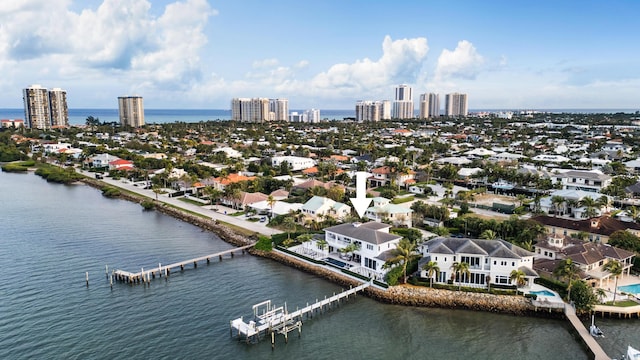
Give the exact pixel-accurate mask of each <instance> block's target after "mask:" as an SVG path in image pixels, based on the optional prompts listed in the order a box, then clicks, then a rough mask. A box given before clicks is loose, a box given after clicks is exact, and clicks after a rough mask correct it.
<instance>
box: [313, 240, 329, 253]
mask: <svg viewBox="0 0 640 360" xmlns="http://www.w3.org/2000/svg"><path fill="white" fill-rule="evenodd" d="M316 244H317V245H318V248H319V249H320V250H322V251H325V250H326V249H327V247H329V243H328V242H327V240H325V239H320V240H318V242H317V243H316Z"/></svg>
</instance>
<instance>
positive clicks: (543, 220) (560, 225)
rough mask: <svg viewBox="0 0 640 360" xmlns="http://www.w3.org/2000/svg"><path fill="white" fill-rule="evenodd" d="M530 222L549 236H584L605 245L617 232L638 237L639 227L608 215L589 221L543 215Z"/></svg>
mask: <svg viewBox="0 0 640 360" xmlns="http://www.w3.org/2000/svg"><path fill="white" fill-rule="evenodd" d="M531 220H533V221H536V222H538V223H539V224H541V225H543V226H544V227H545V229H546V231H547V233H549V234H558V235H562V236H571V235H573V234H575V235H581V234H586V237H587V240H589V241H592V242H601V243H603V244H606V243H607V241H608V240H609V236H610V235H611V234H613V233H614V232H616V231H618V230H626V231H629V232H630V233H632V234H634V235H636V236H640V225H638V224H637V223H635V222H625V221H620V220H617V219H614V218H612V217H610V216H608V215H603V216H598V217H593V218H591V219H565V218H559V217H551V216H545V215H539V216H534V217H532V218H531Z"/></svg>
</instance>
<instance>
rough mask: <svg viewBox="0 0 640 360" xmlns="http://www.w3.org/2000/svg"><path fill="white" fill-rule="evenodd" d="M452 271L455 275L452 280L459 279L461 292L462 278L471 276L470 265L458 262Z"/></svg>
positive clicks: (452, 267) (454, 264)
mask: <svg viewBox="0 0 640 360" xmlns="http://www.w3.org/2000/svg"><path fill="white" fill-rule="evenodd" d="M451 270H453V273H452V274H451V275H452V276H451V278H452V279H451V280H455V279H456V278H457V279H458V291H459V290H460V288H461V287H462V277H463V276H465V275H467V276H468V275H470V274H471V270H469V263H466V262H457V261H456V262H454V263H453V264H452V265H451Z"/></svg>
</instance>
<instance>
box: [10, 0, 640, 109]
mask: <svg viewBox="0 0 640 360" xmlns="http://www.w3.org/2000/svg"><path fill="white" fill-rule="evenodd" d="M12 3H16V4H12ZM18 3H19V4H18ZM639 10H640V1H616V0H613V1H590V0H582V1H561V0H556V1H544V0H542V1H540V0H538V1H526V0H524V1H491V0H486V1H444V0H442V1H427V0H416V1H402V2H391V1H373V0H368V1H364V0H351V1H345V0H340V1H338V0H322V1H301V0H296V1H294V0H271V1H264V0H224V1H214V0H209V1H207V0H182V1H173V0H153V1H148V0H102V1H99V0H83V1H81V0H76V1H72V0H21V1H3V2H2V4H0V74H2V77H1V78H0V91H1V93H2V94H3V96H2V97H0V108H6V107H18V108H19V107H22V94H21V89H23V88H24V87H26V86H28V85H31V84H40V85H42V86H45V87H49V88H53V87H61V88H63V89H65V90H67V96H68V103H69V107H71V108H83V107H97V108H115V107H117V100H116V98H117V97H118V96H122V95H134V94H135V95H141V96H143V97H144V98H145V107H147V108H194V109H228V108H229V103H230V100H231V98H233V97H269V98H276V97H284V98H288V99H289V104H290V108H291V109H307V108H312V107H313V108H320V109H352V108H353V107H354V104H355V101H357V100H384V99H389V100H392V98H393V94H394V90H393V89H394V87H395V86H396V85H398V84H403V83H405V84H409V85H411V86H412V87H413V89H414V100H417V98H418V95H419V94H421V93H425V92H436V93H440V94H444V93H448V92H463V93H467V94H468V95H469V108H471V109H557V108H615V109H634V110H635V109H640V101H639V100H640V96H639V94H640V56H639V55H640V47H639V46H638V45H637V43H638V40H637V38H638V34H639V33H640V31H639V30H638V28H637V14H638V13H639Z"/></svg>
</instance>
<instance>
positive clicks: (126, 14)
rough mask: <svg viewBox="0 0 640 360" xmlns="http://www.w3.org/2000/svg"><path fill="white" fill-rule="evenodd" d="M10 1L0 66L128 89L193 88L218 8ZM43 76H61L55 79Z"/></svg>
mask: <svg viewBox="0 0 640 360" xmlns="http://www.w3.org/2000/svg"><path fill="white" fill-rule="evenodd" d="M13 3H15V2H10V1H7V2H3V4H2V5H0V71H2V72H3V73H5V72H7V71H6V69H7V68H8V67H10V66H11V68H12V69H15V68H18V70H17V71H12V72H20V73H21V74H20V77H22V78H23V79H22V80H20V79H19V77H18V75H15V78H16V81H21V82H24V81H25V78H27V79H28V78H35V80H33V81H36V82H42V83H43V85H44V86H59V85H58V83H64V82H65V80H67V79H69V78H74V77H83V78H92V77H93V76H95V77H96V78H100V79H101V80H102V81H103V82H104V83H109V84H113V83H114V82H116V83H117V82H119V87H120V88H122V86H123V85H125V86H126V87H127V88H128V89H131V90H140V91H142V90H145V89H148V90H154V89H158V88H159V87H168V86H170V87H173V88H177V89H180V88H185V87H188V86H189V85H190V84H192V83H193V82H195V81H198V80H199V79H200V76H201V74H200V68H201V60H200V57H199V53H200V51H201V50H202V48H203V47H204V45H205V44H206V43H207V37H206V36H205V34H204V27H205V25H206V24H207V21H208V19H209V18H210V17H211V16H212V15H215V14H216V11H215V10H213V9H212V8H211V7H210V6H209V4H208V2H207V1H206V0H184V1H175V2H173V3H169V4H168V5H166V7H165V8H164V12H163V13H162V14H161V15H160V16H154V15H152V13H151V11H150V10H151V6H152V4H151V2H149V1H147V0H127V1H126V4H124V2H123V1H122V0H104V1H103V2H102V3H101V4H100V5H99V6H98V7H97V8H96V9H95V10H93V9H89V8H87V9H84V10H82V11H80V12H74V11H71V10H69V9H70V6H71V1H69V0H23V1H20V2H18V3H20V5H19V6H18V5H13ZM18 63H19V66H18V67H16V66H15V64H18ZM45 70H46V71H45ZM38 74H46V75H47V78H56V75H57V77H58V80H57V81H56V82H58V83H52V84H49V83H44V81H41V80H40V79H41V77H40V76H38ZM43 80H44V79H43ZM114 80H115V81H114ZM27 83H29V82H27ZM16 85H17V86H19V87H22V86H24V85H25V84H24V83H19V84H16ZM81 86H82V85H80V84H79V85H78V87H81ZM119 91H122V90H119Z"/></svg>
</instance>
